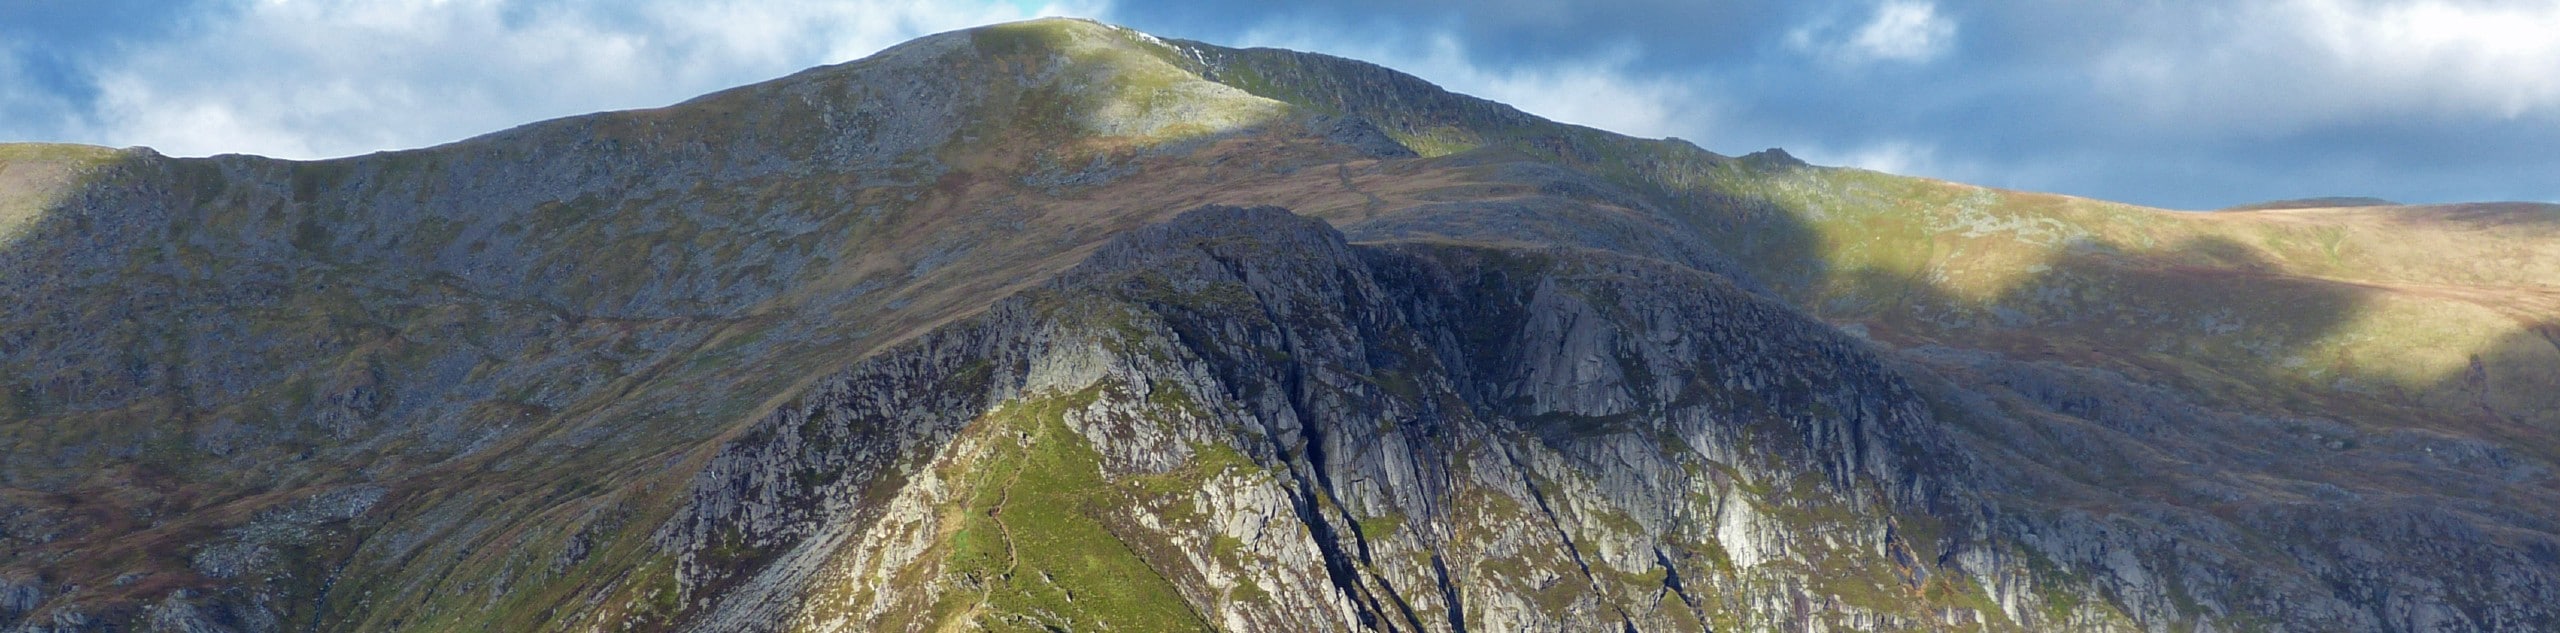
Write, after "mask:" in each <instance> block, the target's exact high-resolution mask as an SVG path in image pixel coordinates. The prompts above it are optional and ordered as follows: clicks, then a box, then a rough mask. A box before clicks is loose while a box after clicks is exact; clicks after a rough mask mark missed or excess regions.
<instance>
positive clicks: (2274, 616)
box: [0, 20, 2560, 632]
mask: <svg viewBox="0 0 2560 633" xmlns="http://www.w3.org/2000/svg"><path fill="white" fill-rule="evenodd" d="M0 271H5V272H4V273H0V293H5V297H6V298H7V300H6V301H0V450H5V453H0V455H5V456H6V460H5V461H0V544H5V548H0V626H5V627H6V628H5V629H0V630H11V631H87V630H169V631H286V630H292V631H303V630H317V631H342V630H348V631H352V630H366V631H370V630H429V631H443V630H452V631H484V630H506V631H515V630H616V631H621V630H642V631H645V630H704V631H786V630H787V631H802V630H830V631H941V630H968V629H973V628H974V629H988V630H1025V631H1041V630H1047V631H1099V630H1123V631H1126V630H1142V631H1170V630H1235V631H1262V630H1382V631H1450V632H1455V631H1522V630H1549V631H1568V630H1570V631H1583V630H1621V631H1695V630H1713V631H1744V630H1826V631H1828V630H1997V631H2011V630H2038V631H2046V630H2053V631H2119V630H2121V631H2134V630H2140V631H2240V630H2265V631H2402V630H2427V631H2538V630H2551V629H2554V628H2560V482H2555V479H2554V465H2555V464H2560V389H2554V387H2555V386H2560V207H2553V206H2549V205H2531V204H2480V205H2446V206H2426V207H2358V208H2319V209H2273V210H2254V211H2227V212H2218V213H2185V212H2172V211H2162V210H2155V209H2146V208H2140V207H2134V206H2128V205H2120V204H2113V203H2107V202H2100V201H2094V200H2084V199H2077V198H2070V197H2064V196H2055V195H2046V194H2035V193H2022V192H2011V191H2001V190H1995V189H1986V188H1981V187H1974V186H1969V185H1962V184H1956V183H1948V182H1940V181H1933V180H1926V179H1917V178H1907V177H1901V176H1894V175H1888V174H1881V173H1875V172H1868V171H1859V170H1850V169H1837V168H1826V167H1817V166H1811V165H1807V164H1804V163H1803V162H1801V161H1797V160H1795V159H1794V158H1792V157H1789V156H1787V155H1786V154H1785V152H1783V151H1777V150H1772V151H1767V152H1761V153H1755V154H1751V155H1748V156H1743V157H1726V156H1720V155H1717V154H1713V153H1710V152H1707V151H1705V150H1702V149H1699V148H1698V147H1696V146H1694V145H1691V144H1689V143H1686V142H1683V141H1677V140H1645V139H1634V138H1628V137H1623V136H1618V135H1614V134H1610V133H1606V132H1602V131H1598V130H1593V129H1588V128H1581V127H1575V126H1570V125H1563V124H1558V123H1554V122H1550V121H1545V120H1542V119H1539V118H1537V117H1534V116H1530V115H1528V114H1525V113H1522V112H1520V111H1518V110H1516V109H1512V108H1510V107H1507V106H1503V105H1501V104H1497V103H1493V102H1489V101H1484V100H1480V99H1475V98H1472V97H1466V96H1463V95H1458V94H1453V93H1450V92H1447V91H1444V90H1441V89H1439V88H1437V87H1435V86H1432V85H1431V84H1429V83H1427V82H1424V81H1422V80H1419V79H1416V78H1414V77H1411V76H1409V75H1404V74H1401V73H1397V72H1395V71H1392V70H1389V69H1385V68H1381V67H1378V66H1374V65H1370V64H1365V63H1361V62H1356V61H1351V60H1344V59H1339V58H1333V57H1326V56H1322V55H1314V54H1307V53H1297V52H1290V51H1281V50H1270V49H1232V48H1224V47H1219V46H1213V45H1208V44H1202V43H1198V42H1188V41H1178V40H1164V39H1158V38H1155V37H1151V36H1147V35H1144V34H1141V33H1137V32H1134V31H1129V30H1126V29H1120V28H1116V27H1110V26H1104V25H1099V24H1094V23H1090V22H1082V21H1073V20H1044V21H1035V22H1026V23H1017V24H1007V25H999V26H991V27H985V28H980V29H973V30H969V31H962V32H955V33H946V34H941V35H935V36H931V37H927V38H923V39H920V40H916V41H914V42H910V43H907V44H903V45H900V46H897V47H894V48H891V49H889V50H886V51H883V52H881V53H879V54H877V55H875V56H872V57H870V58H866V59H863V60H859V61H854V62H850V63H847V64H842V65H837V66H828V67H821V68H816V69H811V70H809V71H806V72H802V73H799V74H796V75H792V76H790V77H785V78H782V79H779V80H775V81H772V82H767V83H762V84H757V85H752V86H747V87H743V88H738V89H734V90H729V91H725V92H720V93H715V94H712V95H708V96H704V97H701V98H698V99H695V100H692V101H688V102H685V103H682V104H677V105H674V106H670V107H666V108H660V109H654V110H640V111H629V112H611V113H603V114H595V115H588V116H581V117H572V118H568V119H561V120H555V121H547V122H542V123H535V124H532V125H528V126H524V127H520V128H516V129H513V130H508V131H504V132H499V133H496V134H491V135H488V136H483V137H479V138H474V139H470V140H466V141H462V142H458V143H454V144H450V145H444V146H439V147H433V148H427V149H421V150H412V151H401V152H387V153H380V154H373V155H367V156H359V157H351V158H344V159H337V160H326V161H314V162H296V161H283V160H274V159H266V158H259V157H252V156H216V157H211V158H200V159H183V158H169V157H164V156H160V155H158V154H155V153H152V152H151V151H149V150H146V149H127V150H107V149H101V148H87V147H76V146H61V145H6V146H0Z"/></svg>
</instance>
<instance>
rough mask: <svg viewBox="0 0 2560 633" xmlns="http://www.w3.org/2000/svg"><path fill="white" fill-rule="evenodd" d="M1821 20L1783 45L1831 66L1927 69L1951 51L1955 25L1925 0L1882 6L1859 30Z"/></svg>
mask: <svg viewBox="0 0 2560 633" xmlns="http://www.w3.org/2000/svg"><path fill="white" fill-rule="evenodd" d="M1838 27H1839V24H1838V23H1837V22H1836V21H1834V20H1822V21H1817V22H1815V23H1813V24H1810V25H1807V26H1804V27H1801V28H1798V29H1796V30H1794V31H1791V32H1789V33H1788V34H1787V44H1788V45H1789V46H1793V47H1795V48H1796V50H1799V51H1804V52H1808V53H1812V54H1814V55H1817V56H1820V57H1822V58H1824V59H1827V60H1830V61H1832V62H1835V63H1843V64H1850V65H1857V64H1866V63H1872V62H1880V61H1883V62H1904V63H1927V62H1930V61H1935V60H1937V59H1938V58H1939V57H1941V56H1944V55H1946V53H1947V50H1948V49H1949V48H1950V47H1952V46H1954V44H1955V39H1956V23H1955V21H1954V20H1951V19H1948V18H1947V17H1946V16H1943V15H1939V14H1938V5H1937V3H1935V2H1930V1H1928V0H1884V1H1883V2H1880V3H1877V4H1876V7H1875V13H1874V14H1873V15H1870V16H1868V18H1867V21H1866V22H1865V23H1864V24H1861V25H1860V26H1858V28H1857V29H1855V30H1852V31H1848V32H1845V33H1843V32H1841V29H1840V28H1838Z"/></svg>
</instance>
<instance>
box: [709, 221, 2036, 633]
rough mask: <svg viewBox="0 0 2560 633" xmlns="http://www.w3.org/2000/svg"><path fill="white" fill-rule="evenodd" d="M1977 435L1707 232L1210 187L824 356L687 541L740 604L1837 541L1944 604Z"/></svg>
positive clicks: (836, 621)
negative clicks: (1519, 222)
mask: <svg viewBox="0 0 2560 633" xmlns="http://www.w3.org/2000/svg"><path fill="white" fill-rule="evenodd" d="M909 410H917V411H936V412H942V413H940V414H938V417H934V418H930V421H925V422H923V423H922V424H919V423H918V422H919V420H918V419H917V418H916V417H915V416H913V415H907V414H902V413H901V412H902V411H909ZM1951 452H1952V449H1951V448H1950V447H1948V446H1946V444H1945V440H1944V438H1943V437H1941V436H1940V435H1939V431H1938V429H1937V428H1936V427H1935V426H1934V423H1933V422H1932V421H1931V420H1930V419H1929V417H1928V415H1927V413H1926V412H1925V410H1924V409H1923V406H1922V405H1921V404H1920V401H1919V399H1918V398H1917V396H1916V395H1915V394H1914V393H1913V392H1912V390H1911V388H1910V387H1908V386H1907V385H1905V384H1903V383H1902V382H1901V381H1900V380H1899V379H1898V378H1896V377H1894V376H1893V375H1892V374H1891V373H1890V372H1889V371H1887V370H1886V369H1884V368H1883V367H1882V366H1881V365H1880V364H1879V363H1878V362H1877V361H1876V360H1875V359H1874V358H1872V357H1870V356H1868V355H1867V354H1866V353H1865V352H1864V351H1862V350H1861V349H1859V348H1858V346H1856V345H1855V344H1854V343H1852V342H1851V341H1849V340H1847V339H1845V338H1843V337H1841V336H1839V335H1838V334H1836V333H1833V332H1830V331H1829V329H1828V328H1827V327H1824V326H1822V325H1821V324H1819V323H1817V322H1813V321H1810V320H1808V319H1805V318H1803V317H1801V316H1797V315H1796V314H1794V313H1793V312H1791V311H1789V310H1787V309H1785V308H1783V307H1781V306H1778V305H1776V304H1773V303H1771V302H1769V301H1768V300H1766V299H1761V298H1758V297H1754V296H1752V295H1750V294H1748V293H1745V292H1742V291H1739V290H1737V289H1735V288H1734V287H1733V286H1732V285H1731V284H1730V283H1728V282H1725V281H1723V280H1720V279H1716V278H1713V277H1709V276H1706V275H1702V274H1700V273H1698V272H1697V271H1695V270H1691V269H1685V268H1680V267H1676V266H1670V265H1665V264H1663V263H1661V262H1657V261H1650V260H1642V259H1634V258H1627V257H1624V256H1619V255H1613V254H1607V253H1599V252H1587V251H1546V252H1539V251H1521V250H1510V249H1498V248H1483V247H1474V246H1449V245H1419V244H1414V245H1396V246H1356V247H1355V246H1351V245H1349V244H1347V243H1345V242H1344V241H1343V240H1342V238H1341V236H1340V234H1338V233H1336V232H1334V231H1333V230H1332V229H1331V228H1330V227H1328V226H1326V225H1324V224H1323V223H1322V222H1318V221H1314V220H1311V219H1306V218H1300V217H1297V216H1294V215H1290V214H1288V213H1287V212H1285V211H1281V210H1278V209H1272V208H1262V209H1236V208H1226V207H1212V208H1206V209H1202V210H1199V211H1194V212H1192V213H1188V214H1185V215H1183V216H1182V217H1180V218H1177V219H1176V220H1174V221H1173V222H1171V223H1169V224H1165V225H1159V226H1156V227H1150V228H1148V229H1144V230H1140V231H1137V232H1133V233H1131V234H1128V235H1126V236H1123V237H1122V238H1120V239H1119V240H1117V241H1115V242H1114V243H1113V244H1112V245H1111V246H1108V247H1105V248H1104V249H1103V250H1102V251H1101V252H1099V253H1097V254H1096V255H1095V256H1094V258H1093V259H1091V260H1089V261H1088V262H1087V263H1085V264H1084V265H1082V266H1080V267H1078V268H1077V269H1075V270H1073V271H1071V272H1069V273H1067V274H1066V275H1065V276H1063V277H1062V278H1061V279H1060V280H1059V281H1056V282H1052V283H1051V284H1049V285H1048V286H1047V287H1044V288H1042V289H1040V290H1037V291H1034V292H1031V293H1029V294H1026V295H1024V296H1021V297H1017V298H1015V299H1012V300H1008V301H1007V302H1005V303H1003V304H1000V305H999V306H998V307H996V308H995V309H993V310H992V311H991V312H990V314H988V315H986V316H983V317H980V318H978V319H974V320H972V321H971V322H970V323H968V324H966V325H962V326H957V327H956V328H955V329H954V330H953V331H950V332H949V333H947V334H940V335H936V336H934V337H931V338H929V339H927V340H924V341H920V342H918V343H915V344H912V345H910V346H908V347H905V348H902V349H900V350H898V351H895V352H891V353H889V354H887V355H884V356H883V357H881V358H879V359H876V360H872V361H868V362H866V363H864V364H863V365H862V366H860V367H857V368H855V369H853V370H851V371H849V372H848V373H846V374H845V375H842V376H839V377H837V378H835V379H831V380H830V381H827V382H825V383H822V384H821V386H819V387H818V388H817V390H816V392H815V393H814V394H813V395H812V396H809V397H805V398H803V399H802V400H800V401H798V402H795V403H794V404H792V405H788V406H786V407H784V408H783V410H782V411H781V412H778V413H777V414H776V415H774V416H772V417H769V418H767V419H765V420H763V421H761V422H759V423H758V424H757V425H756V426H755V427H753V428H752V429H750V430H749V431H747V432H746V433H745V434H744V435H742V436H740V437H739V438H738V439H735V440H733V441H732V442H731V443H730V444H729V445H728V446H726V447H724V448H723V449H722V451H721V453H720V456H719V457H717V458H715V459H714V460H713V462H712V466H711V467H710V468H708V469H706V470H704V471H703V472H702V473H701V474H700V475H698V476H697V477H696V478H695V480H694V484H693V486H692V488H691V493H690V496H691V502H690V503H689V504H688V505H687V507H686V508H685V509H684V510H683V511H682V512H680V513H679V514H678V518H677V520H676V521H675V522H673V523H671V524H670V527H669V528H668V529H667V530H665V531H663V532H661V533H660V543H661V544H662V546H666V547H669V548H671V549H672V550H674V551H677V552H680V553H681V556H682V557H683V561H684V563H683V565H682V567H681V569H682V570H683V572H682V574H681V577H682V578H683V582H684V586H685V587H686V591H687V592H688V595H700V594H710V595H713V596H715V598H713V602H714V603H715V605H716V606H715V607H714V608H713V609H711V610H710V612H709V613H710V616H709V619H708V620H706V621H705V623H706V624H707V625H708V626H710V627H711V628H718V629H736V630H775V629H787V628H797V627H803V626H812V627H816V628H822V629H831V630H906V629H910V628H915V629H931V628H934V627H935V626H936V623H939V622H947V621H952V620H954V619H957V620H965V621H976V622H980V623H986V624H1003V625H1007V626H1029V627H1033V628H1037V627H1038V626H1040V625H1052V626H1058V627H1060V628H1072V629H1078V630H1082V629H1088V628H1095V627H1101V626H1110V627H1122V628H1129V627H1135V628H1150V629H1153V628H1158V627H1164V626H1168V625H1179V626H1178V627H1177V628H1226V629H1242V630H1255V629H1262V630H1269V629H1291V628H1307V627H1312V628H1326V629H1340V630H1354V629H1361V628H1370V627H1383V628H1394V629H1398V630H1464V629H1466V628H1468V627H1470V626H1473V627H1475V629H1476V630H1522V629H1536V630H1589V629H1594V628H1617V627H1620V626H1622V625H1633V626H1636V627H1639V628H1642V629H1664V630H1680V629H1696V628H1698V627H1699V626H1701V625H1702V624H1709V623H1712V624H1714V625H1716V626H1717V627H1718V628H1720V629H1730V628H1734V627H1737V626H1739V627H1745V628H1757V627H1768V626H1775V625H1777V624H1778V623H1781V622H1789V621H1794V620H1796V619H1798V618H1801V617H1805V616H1806V615H1807V613H1806V612H1803V611H1800V610H1799V609H1801V608H1804V607H1805V605H1803V604H1800V602H1801V601H1803V600H1806V599H1807V598H1806V596H1805V595H1804V593H1803V587H1801V586H1800V585H1798V584H1797V583H1800V582H1802V581H1803V579H1804V576H1805V574H1804V572H1806V571H1810V570H1814V569H1822V570H1826V571H1827V572H1828V573H1826V578H1825V579H1824V582H1836V583H1839V584H1840V585H1841V587H1842V588H1843V589H1854V590H1855V591H1856V592H1857V594H1856V595H1858V596H1861V597H1870V596H1871V597H1873V598H1874V599H1873V600H1867V601H1851V600H1850V599H1847V598H1841V597H1833V596H1824V597H1822V598H1815V599H1814V600H1816V601H1817V602H1822V603H1828V604H1823V605H1821V606H1818V607H1813V609H1814V612H1815V613H1819V614H1820V615H1818V616H1815V617H1817V619H1820V620H1824V621H1832V622H1836V623H1838V624H1840V625H1843V626H1855V627H1861V628H1866V627H1875V626H1888V627H1917V626H1922V625H1925V624H1944V623H1948V622H1950V621H1951V620H1950V619H1955V620H1966V621H1978V620H1979V619H1980V618H1981V617H1982V616H1981V615H1980V614H1978V613H1972V612H1970V611H1969V610H1968V609H1970V608H1971V607H1973V606H1976V605H1981V604H1985V603H1984V602H1980V600H1982V599H1983V596H1985V595H1986V594H1983V593H1982V592H1981V591H1980V590H1979V589H1976V588H1974V587H1976V585H1974V584H1973V583H1974V581H1973V580H1972V579H1971V578H1966V577H1964V576H1963V575H1961V574H1948V575H1946V576H1942V575H1941V574H1942V573H1945V570H1944V569H1942V568H1940V567H1939V566H1938V565H1937V564H1936V563H1935V562H1934V561H1935V560H1936V559H1937V557H1939V556H1941V555H1946V554H1952V553H1954V552H1956V551H1958V550H1959V549H1960V548H1961V544H1963V543H1965V542H1967V538H1968V535H1967V534H1966V533H1964V532H1963V531H1962V530H1963V529H1964V526H1963V525H1962V524H1957V525H1955V526H1954V527H1953V528H1952V529H1951V528H1950V524H1948V523H1946V522H1944V521H1941V520H1939V519H1938V518H1937V517H1934V516H1931V515H1929V514H1927V513H1926V512H1924V510H1926V509H1929V508H1938V509H1941V510H1944V511H1950V512H1962V511H1969V508H1970V505H1971V504H1969V503H1964V502H1962V500H1963V497H1962V496H1961V493H1960V492H1957V491H1954V490H1951V489H1950V488H1949V487H1948V486H1949V485H1948V484H1947V483H1945V482H1946V481H1948V480H1950V479H1951V477H1950V476H1949V474H1950V473H1947V472H1945V470H1944V469H1943V468H1939V467H1936V466H1932V465H1930V464H1931V463H1932V462H1935V461H1937V460H1942V459H1946V458H1948V457H1949V455H1948V454H1949V453H1951ZM1985 571H1992V570H1985ZM1124 574H1125V575H1124ZM1929 591H1936V592H1939V593H1940V596H1939V597H1938V598H1937V599H1936V600H1934V601H1929V600H1904V599H1899V597H1898V596H1902V595H1909V596H1915V597H1916V596H1919V595H1922V594H1923V593H1925V592H1929ZM1968 592H1969V593H1968ZM812 597H818V598H816V599H812ZM1968 598H1971V599H1973V600H1976V601H1975V602H1965V600H1966V599H1968ZM1957 605H1963V606H1957ZM1941 606H1945V607H1952V608H1953V610H1951V611H1948V612H1947V613H1943V614H1942V613H1940V612H1938V611H1936V610H1935V609H1936V608H1937V607H1941ZM1151 609H1152V610H1151Z"/></svg>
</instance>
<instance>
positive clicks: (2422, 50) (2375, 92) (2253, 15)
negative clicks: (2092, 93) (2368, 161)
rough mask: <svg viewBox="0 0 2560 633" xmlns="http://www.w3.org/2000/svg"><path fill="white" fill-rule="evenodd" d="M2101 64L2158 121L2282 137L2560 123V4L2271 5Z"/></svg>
mask: <svg viewBox="0 0 2560 633" xmlns="http://www.w3.org/2000/svg"><path fill="white" fill-rule="evenodd" d="M2219 15H2221V16H2222V18H2221V19H2219V20H2215V21H2211V22H2209V23H2206V24H2201V25H2197V26H2196V27H2195V30H2196V31H2198V32H2200V33H2201V35H2195V34H2188V33H2170V32H2155V33H2147V34H2144V35H2142V36H2138V37H2135V38H2131V39H2129V40H2127V41H2125V42H2123V43H2121V44H2119V45H2118V46H2116V47H2115V48H2113V49H2112V50H2111V51H2110V52H2109V53H2108V54H2107V55H2105V56H2104V57H2102V58H2101V59H2100V60H2098V64H2097V69H2098V73H2097V75H2098V77H2099V78H2101V79H2103V80H2104V82H2103V84H2102V86H2103V89H2104V90H2106V91H2107V92H2108V93H2110V94H2112V95H2114V96H2116V97H2118V98H2120V99H2124V100H2126V101H2128V102H2131V103H2134V104H2136V105H2138V106H2140V107H2141V109H2142V110H2143V111H2144V112H2146V113H2148V114H2149V115H2151V116H2153V117H2154V118H2155V119H2158V120H2166V121H2176V122H2183V123H2189V124H2195V125H2201V126H2207V127H2209V128H2211V129H2209V130H2206V131H2210V132H2225V131H2241V132H2252V131H2254V132H2258V133H2262V134H2267V135H2276V134H2284V133H2289V132H2295V131H2300V130H2303V129H2310V128H2317V127H2321V126H2325V125H2332V124H2342V123H2356V122H2372V121H2379V120H2388V119H2391V118H2394V117H2407V116H2428V117H2444V118H2456V119H2476V118H2490V119H2516V118H2521V117H2528V116H2537V115H2540V116H2552V115H2560V37H2554V34H2555V33H2560V3H2552V2H2543V1H2520V2H2487V1H2479V0H2272V1H2265V2H2258V3H2254V4H2250V5H2246V6H2245V7H2243V8H2241V9H2238V10H2235V11H2230V12H2227V13H2223V14H2219Z"/></svg>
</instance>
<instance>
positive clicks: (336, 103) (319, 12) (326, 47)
mask: <svg viewBox="0 0 2560 633" xmlns="http://www.w3.org/2000/svg"><path fill="white" fill-rule="evenodd" d="M1062 1H1063V2H1075V1H1077V0H1062ZM1101 8H1102V7H1101V5H1099V4H1092V5H1069V4H1046V5H1035V6H1023V5H1020V4H1018V3H1011V2H981V3H960V2H939V1H934V0H858V1H852V2H830V1H824V0H791V1H782V2H758V1H752V0H651V1H647V2H612V1H607V0H577V1H573V2H569V3H565V4H548V3H547V4H536V3H531V2H515V1H509V0H259V1H258V2H255V3H253V4H250V5H247V6H244V7H241V8H240V10H239V11H238V13H237V15H234V16H228V17H223V18H215V19H209V20H207V21H205V22H202V23H200V24H199V25H198V27H197V28H194V29H190V30H188V31H187V32H184V33H182V34H180V35H179V36H177V37H175V38H170V39H166V40H163V41H158V42H153V43H146V44H141V45H138V46H136V47H134V48H129V49H126V50H125V51H123V52H122V53H121V54H119V55H116V56H114V57H111V58H107V59H104V60H102V61H100V62H98V63H97V64H96V65H95V66H94V67H93V72H94V78H95V79H96V81H97V85H98V87H99V89H100V93H99V99H98V101H97V105H96V107H95V111H94V112H90V113H87V115H86V116H84V117H80V118H81V119H82V120H85V121H86V122H85V123H81V124H75V125H77V126H78V127H79V128H80V129H78V130H77V131H76V132H75V133H74V135H75V136H79V137H83V138H81V139H80V140H83V141H85V142H92V143H99V144H106V145H150V146H153V147H155V148H158V149H160V150H161V151H163V152H167V153H171V154H177V155H203V154H211V153H222V152H243V153H257V154H267V155H273V156H281V157H291V158H316V157H323V156H336V155H346V154H355V153H362V152H368V151H375V150H382V149H395V148H404V147H416V146H422V145H427V144H433V143H438V142H444V141H451V140H456V139H460V138H463V137H466V136H470V135H474V134H479V133H483V132H490V131H495V130H498V129H502V128H506V127H510V126H514V125H518V124H523V123H527V122H531V121H534V120H538V119H542V118H549V117H557V116H566V115H571V114H578V113H583V112H591V111H597V110H605V109H618V108H633V107H650V106H658V105H665V104H668V103H673V102H676V101H680V100H683V99H685V98H689V97H692V96H695V95H698V94H702V93H705V92H710V91H713V90H718V89H722V88H727V87H731V86H736V85H740V84H746V83H751V82H755V81H761V80H765V79H770V78H773V77H777V76H780V75H783V74H787V73H789V72H792V71H796V70H799V69H801V68H805V67H808V66H814V65H819V64H827V63H835V62H841V61H845V60H848V59H852V58H856V57H859V56H862V55H865V54H869V53H870V52H873V51H876V50H879V49H881V48H885V47H887V46H889V45H892V44H896V43H898V42H901V41H905V40H907V39H911V38H914V37H917V36H921V35H925V34H929V33H934V32H939V31H945V30H951V29H957V28H965V27H969V26H974V25H979V24H987V23H992V22H1000V21H1007V20H1014V19H1021V18H1027V17H1034V16H1036V15H1047V14H1059V13H1064V12H1068V11H1079V10H1099V9H1101Z"/></svg>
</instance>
